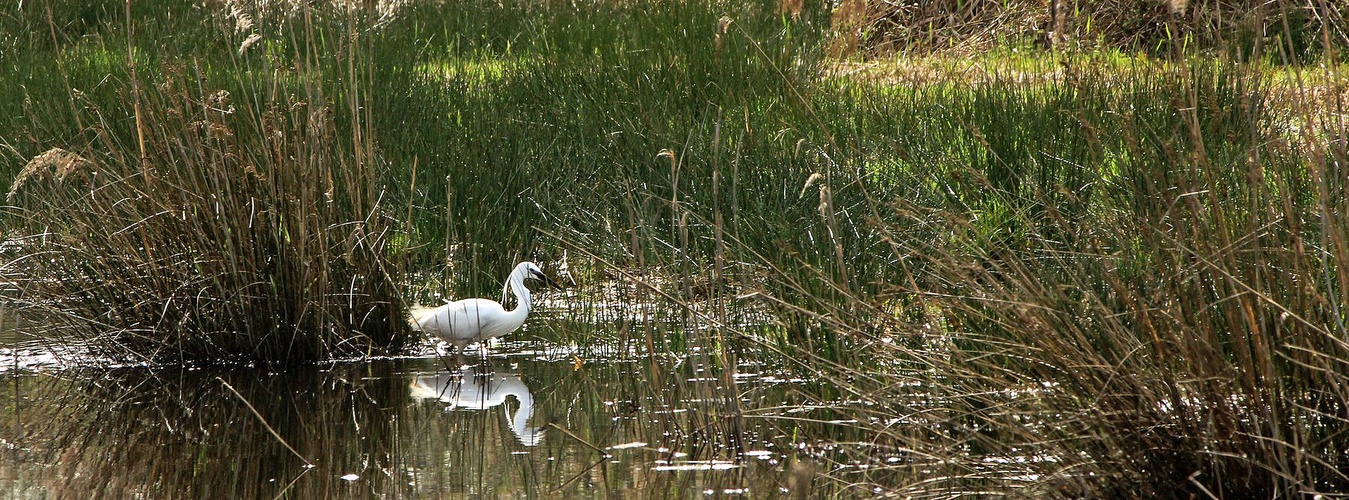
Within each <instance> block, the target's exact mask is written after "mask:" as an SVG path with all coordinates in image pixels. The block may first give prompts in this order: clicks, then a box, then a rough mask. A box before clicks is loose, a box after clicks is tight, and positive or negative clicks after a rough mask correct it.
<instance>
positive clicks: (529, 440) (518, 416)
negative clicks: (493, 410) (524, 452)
mask: <svg viewBox="0 0 1349 500" xmlns="http://www.w3.org/2000/svg"><path fill="white" fill-rule="evenodd" d="M507 394H508V395H511V396H515V399H516V400H517V401H518V402H519V403H520V407H519V408H516V409H515V413H514V414H512V415H511V416H510V419H511V431H512V432H514V433H515V437H516V438H518V439H519V440H520V442H521V443H523V444H524V445H525V446H534V445H535V444H538V441H539V437H540V436H539V434H540V433H541V432H542V431H540V430H539V429H538V428H537V427H530V426H529V419H530V418H533V417H534V397H533V396H532V395H530V393H529V389H524V390H517V391H510V392H508V393H507ZM502 408H503V409H504V408H505V405H502Z"/></svg>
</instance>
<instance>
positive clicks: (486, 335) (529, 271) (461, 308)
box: [412, 262, 547, 349]
mask: <svg viewBox="0 0 1349 500" xmlns="http://www.w3.org/2000/svg"><path fill="white" fill-rule="evenodd" d="M533 277H538V278H540V279H544V280H547V278H546V277H544V276H543V273H542V272H540V271H539V268H538V266H536V265H534V264H533V263H530V262H521V263H520V264H519V265H517V266H515V270H514V271H511V274H510V276H509V277H507V278H506V283H505V284H504V285H502V288H501V298H502V300H503V301H504V300H505V298H506V293H507V291H509V292H511V293H513V294H515V301H516V306H515V309H512V310H509V311H507V310H506V308H505V307H502V305H501V303H499V302H497V301H494V300H488V299H464V300H457V301H454V302H450V303H448V304H445V305H443V306H440V307H436V308H433V309H421V310H419V309H415V308H414V310H413V312H412V329H413V330H417V331H422V332H426V333H429V334H432V335H435V336H436V337H439V338H440V339H441V340H444V341H446V342H449V343H451V344H454V346H455V347H456V348H457V349H463V348H464V346H467V345H468V344H470V343H473V342H481V341H484V340H488V339H493V338H496V337H500V336H502V335H505V334H508V333H511V332H513V331H515V330H517V329H519V328H520V325H523V324H525V318H527V317H529V306H530V301H531V296H530V293H529V289H528V288H525V279H526V278H533Z"/></svg>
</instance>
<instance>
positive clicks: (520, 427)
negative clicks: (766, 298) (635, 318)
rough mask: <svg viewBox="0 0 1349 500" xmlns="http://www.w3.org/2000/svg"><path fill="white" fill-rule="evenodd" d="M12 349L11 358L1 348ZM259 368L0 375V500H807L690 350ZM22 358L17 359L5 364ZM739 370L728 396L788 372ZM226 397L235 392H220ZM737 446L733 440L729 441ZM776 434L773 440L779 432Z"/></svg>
mask: <svg viewBox="0 0 1349 500" xmlns="http://www.w3.org/2000/svg"><path fill="white" fill-rule="evenodd" d="M13 352H14V351H12V350H11V354H10V357H12V358H13V360H12V361H13V363H19V357H16V356H13V355H12V353H13ZM470 362H473V363H474V364H472V366H470V367H465V368H464V369H456V370H449V369H447V367H446V365H445V363H444V362H442V361H441V360H440V359H439V358H436V357H434V356H423V357H413V358H403V359H385V360H376V361H361V362H348V363H336V364H329V365H320V366H313V367H306V368H296V369H290V370H286V371H274V372H269V371H266V370H264V369H259V368H234V369H219V368H212V369H186V368H165V369H153V368H145V367H136V368H120V369H100V370H94V369H70V368H66V369H36V370H35V369H23V368H18V369H16V368H15V367H14V365H12V364H11V360H9V359H6V360H4V361H0V363H3V364H6V365H11V366H8V367H6V368H7V369H6V370H5V371H0V382H3V390H2V391H0V392H2V393H3V394H2V395H0V408H2V409H3V411H4V416H3V417H0V497H3V498H16V499H17V498H91V497H103V498H128V497H144V498H273V497H278V496H285V497H293V498H319V497H321V498H331V497H370V496H379V497H386V498H400V497H427V498H436V497H484V498H495V497H516V498H521V497H523V498H535V497H538V498H554V497H561V496H582V497H616V498H633V497H644V498H664V497H673V498H686V497H691V496H704V495H716V496H745V497H754V498H767V497H779V496H782V495H792V494H797V495H801V494H805V493H807V492H806V491H802V490H803V489H804V488H803V487H799V486H798V487H797V488H796V491H789V489H788V486H789V484H790V485H797V484H802V485H804V484H806V483H807V481H798V480H797V479H799V478H798V477H792V476H793V475H794V473H793V472H792V471H793V470H799V469H804V466H802V465H796V466H795V467H794V466H793V464H795V463H796V461H797V460H798V458H797V457H796V456H795V455H793V454H792V453H790V452H789V451H788V450H790V449H791V447H790V444H789V442H790V433H791V432H792V431H791V429H785V428H782V427H781V425H782V422H779V421H776V420H774V419H756V418H745V419H737V422H736V424H735V425H739V426H741V427H740V429H741V430H742V431H743V432H738V433H735V434H736V437H734V438H731V437H728V429H731V428H732V427H731V424H730V423H729V419H728V418H725V417H723V415H726V413H725V412H724V410H723V408H724V402H725V401H724V399H719V396H718V395H719V394H725V393H726V392H725V391H722V390H718V389H715V388H713V384H706V383H703V382H705V381H706V380H709V379H712V378H715V377H716V375H715V374H713V373H710V372H711V370H704V369H703V368H702V367H700V366H699V365H698V364H697V363H696V362H695V361H692V360H691V359H684V360H679V359H668V360H660V359H650V358H646V357H636V358H633V357H627V358H624V357H608V358H605V357H596V356H591V357H590V358H589V359H583V358H581V357H578V356H576V355H574V354H571V353H566V352H549V351H544V350H542V348H541V347H540V345H538V344H530V343H507V344H503V345H500V346H495V347H494V349H493V352H492V355H491V356H490V357H487V358H479V359H477V360H476V362H474V361H473V360H470ZM20 364H21V363H20ZM755 371H756V369H755V367H753V366H741V367H740V369H739V370H738V372H739V373H738V374H737V375H736V377H735V378H736V380H737V384H736V388H735V393H736V394H739V395H740V397H739V399H740V401H741V402H742V404H745V405H750V406H753V407H773V406H778V405H782V404H786V403H788V400H789V399H790V397H791V395H792V394H793V393H792V390H791V388H792V383H790V382H787V381H785V380H783V379H781V378H777V377H773V376H771V375H767V374H759V373H755ZM236 391H237V394H236ZM742 438H743V441H742V442H739V440H740V439H742ZM784 443H787V444H784Z"/></svg>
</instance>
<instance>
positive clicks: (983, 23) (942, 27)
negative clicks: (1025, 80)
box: [832, 0, 1349, 55]
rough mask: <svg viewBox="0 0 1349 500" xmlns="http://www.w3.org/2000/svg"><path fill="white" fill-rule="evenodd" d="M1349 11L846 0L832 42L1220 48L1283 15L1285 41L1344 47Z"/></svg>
mask: <svg viewBox="0 0 1349 500" xmlns="http://www.w3.org/2000/svg"><path fill="white" fill-rule="evenodd" d="M1285 13H1287V14H1288V15H1287V16H1286V17H1285V15H1284V14H1285ZM1346 16H1349V9H1346V8H1345V7H1344V6H1343V5H1342V4H1340V3H1338V2H1267V1H1261V0H1219V1H1208V2H1188V1H1180V0H1170V1H1146V0H1110V1H1100V2H1098V1H1084V0H1049V1H1044V0H1017V1H1008V2H1004V1H995V0H972V1H955V0H942V1H899V2H896V1H871V0H848V1H844V2H841V3H840V4H839V5H838V7H837V8H836V9H835V10H834V12H833V17H834V23H835V25H836V27H838V28H840V29H839V33H838V37H837V38H836V40H835V41H834V44H833V46H832V50H833V52H834V53H835V54H837V55H847V54H855V53H858V52H861V53H863V54H866V55H877V54H889V53H894V52H909V51H929V50H934V49H936V50H946V49H959V50H972V49H977V48H982V47H987V46H990V45H995V44H1006V43H1007V42H1008V41H1012V42H1037V43H1041V44H1044V45H1048V46H1059V45H1061V44H1063V43H1065V42H1068V43H1069V44H1070V45H1083V44H1085V45H1096V44H1098V43H1102V44H1104V45H1106V46H1112V47H1120V48H1128V49H1142V50H1155V49H1158V48H1167V47H1169V46H1170V44H1169V41H1170V40H1173V39H1182V38H1187V37H1188V38H1190V39H1191V42H1192V45H1196V46H1202V47H1207V48H1216V47H1219V46H1224V45H1227V46H1232V45H1243V44H1253V43H1256V42H1255V40H1256V39H1264V38H1267V37H1271V36H1274V37H1277V35H1279V34H1282V33H1284V29H1283V26H1282V23H1283V21H1284V20H1285V19H1289V20H1291V23H1292V25H1291V26H1290V28H1291V33H1292V34H1293V36H1290V37H1289V38H1287V39H1284V40H1283V41H1282V42H1278V43H1291V44H1296V45H1299V46H1302V47H1306V46H1315V45H1316V44H1319V43H1320V40H1321V38H1322V33H1323V32H1324V33H1325V34H1327V35H1328V36H1329V37H1330V38H1331V39H1332V40H1333V41H1334V42H1335V43H1336V44H1337V45H1339V46H1341V47H1343V46H1346V45H1349V31H1346V28H1349V24H1346V21H1347V20H1349V19H1347V18H1346ZM1299 48H1301V47H1299Z"/></svg>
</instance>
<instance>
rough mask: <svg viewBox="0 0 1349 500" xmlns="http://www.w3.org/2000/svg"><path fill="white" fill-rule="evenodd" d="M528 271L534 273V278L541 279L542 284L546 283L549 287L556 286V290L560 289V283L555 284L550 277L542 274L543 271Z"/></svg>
mask: <svg viewBox="0 0 1349 500" xmlns="http://www.w3.org/2000/svg"><path fill="white" fill-rule="evenodd" d="M530 272H532V273H534V277H536V278H538V279H540V280H543V284H545V285H548V286H551V287H553V288H556V289H558V290H561V289H562V285H559V284H557V282H556V281H553V279H552V278H549V277H548V275H545V274H543V273H541V272H538V271H530Z"/></svg>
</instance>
